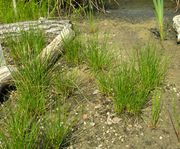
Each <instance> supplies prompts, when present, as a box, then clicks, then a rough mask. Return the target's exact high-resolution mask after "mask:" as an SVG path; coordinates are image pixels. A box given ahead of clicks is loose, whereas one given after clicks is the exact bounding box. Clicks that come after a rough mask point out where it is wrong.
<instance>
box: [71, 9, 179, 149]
mask: <svg viewBox="0 0 180 149" xmlns="http://www.w3.org/2000/svg"><path fill="white" fill-rule="evenodd" d="M108 12H110V13H109V14H106V15H103V16H101V17H98V19H95V23H94V28H96V29H95V30H96V32H98V34H99V36H100V38H101V37H102V39H103V37H104V36H108V37H109V40H108V44H109V46H110V47H111V46H112V47H113V49H116V50H117V53H118V51H119V50H121V51H124V53H126V52H129V53H131V52H132V51H133V50H134V49H135V48H138V47H139V46H141V47H143V46H145V45H146V44H147V43H154V44H156V46H157V47H159V48H160V49H161V50H163V53H164V55H168V56H170V64H169V67H168V73H167V80H166V85H165V87H164V93H163V97H162V100H163V105H162V110H161V113H160V120H159V125H158V128H157V129H151V128H150V125H151V110H152V107H151V103H150V102H149V103H147V104H146V105H145V106H144V109H143V110H142V114H141V115H140V116H139V117H131V116H129V115H125V114H121V115H117V114H116V113H114V111H113V110H112V106H113V105H112V101H111V99H109V98H108V97H104V96H102V94H101V93H100V92H99V91H98V89H97V87H96V85H95V80H94V79H93V78H92V77H90V78H91V79H90V80H89V81H88V82H87V83H86V84H85V86H84V87H83V88H82V93H83V94H84V96H85V97H86V100H85V99H84V98H83V97H82V101H83V102H84V103H85V104H87V108H86V109H85V111H84V114H83V117H82V118H81V119H80V120H79V122H78V123H79V125H78V126H77V130H76V132H75V133H76V135H77V134H78V137H77V138H76V141H75V142H73V143H72V145H71V146H69V147H68V148H69V149H70V148H71V149H72V148H73V149H80V148H81V149H125V148H129V149H145V148H146V149H152V148H156V149H160V148H161V149H178V148H180V144H179V143H178V140H177V136H176V133H175V130H174V127H173V124H175V120H174V111H173V96H172V88H174V90H175V93H176V94H177V96H176V99H177V100H176V102H177V112H178V113H179V114H178V117H179V119H180V109H179V107H180V96H179V95H180V94H179V91H180V77H179V76H180V58H179V57H180V47H179V46H180V45H177V43H176V33H175V31H174V30H173V28H172V17H173V16H174V15H175V14H174V10H173V9H166V11H165V16H166V17H165V20H166V29H165V32H166V37H165V38H166V39H165V40H164V41H160V38H159V35H158V30H157V24H156V19H155V18H154V15H153V12H152V10H151V8H148V9H146V8H139V9H138V8H134V9H132V10H128V9H127V8H124V9H123V10H122V9H119V10H109V11H108ZM143 12H144V13H143ZM75 23H78V22H75ZM79 29H80V32H81V33H82V34H83V35H85V36H88V35H90V34H91V33H90V32H91V31H90V30H91V29H90V27H89V26H88V25H87V22H82V23H81V25H80V28H79ZM117 56H118V55H117ZM81 74H82V75H83V74H84V75H90V74H89V72H88V71H87V70H86V71H84V70H82V73H81ZM72 99H73V97H72ZM73 100H74V99H73ZM76 100H79V102H80V101H81V98H79V97H78V98H77V99H76ZM87 100H88V102H87Z"/></svg>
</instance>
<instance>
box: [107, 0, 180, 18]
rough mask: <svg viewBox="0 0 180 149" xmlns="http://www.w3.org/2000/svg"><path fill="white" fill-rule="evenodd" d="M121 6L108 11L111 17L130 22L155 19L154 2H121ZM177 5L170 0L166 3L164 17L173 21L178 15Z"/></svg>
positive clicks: (129, 0)
mask: <svg viewBox="0 0 180 149" xmlns="http://www.w3.org/2000/svg"><path fill="white" fill-rule="evenodd" d="M118 2H119V6H118V7H117V8H116V9H108V10H107V12H109V13H110V15H111V16H113V17H117V18H122V19H126V18H128V19H130V20H136V21H137V20H147V19H152V18H153V17H155V15H154V6H153V1H152V0H123V1H122V0H119V1H118ZM175 7H176V4H175V3H174V2H172V1H170V0H166V1H165V2H164V16H165V18H167V19H172V17H173V16H175V15H177V14H178V12H175Z"/></svg>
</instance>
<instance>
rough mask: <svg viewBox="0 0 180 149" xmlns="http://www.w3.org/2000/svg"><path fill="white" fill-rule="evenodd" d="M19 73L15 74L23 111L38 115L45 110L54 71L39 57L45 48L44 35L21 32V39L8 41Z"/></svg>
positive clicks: (19, 100) (16, 38)
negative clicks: (27, 110)
mask: <svg viewBox="0 0 180 149" xmlns="http://www.w3.org/2000/svg"><path fill="white" fill-rule="evenodd" d="M7 45H8V47H9V52H10V55H11V57H12V58H13V61H14V64H15V66H16V68H17V72H15V73H13V77H14V80H15V85H16V88H17V92H18V102H19V103H20V105H21V108H22V109H29V111H31V112H34V113H38V112H41V111H42V110H43V109H45V98H46V96H47V92H48V89H49V88H48V87H47V86H49V82H50V79H49V78H51V72H52V69H51V68H50V67H48V63H44V62H42V61H41V59H40V58H37V56H38V55H39V54H40V52H41V51H42V49H43V47H44V46H45V41H44V37H43V33H42V32H41V31H39V32H37V33H34V31H33V30H32V31H30V32H29V33H25V32H23V31H22V32H21V35H20V37H15V38H13V39H8V40H7Z"/></svg>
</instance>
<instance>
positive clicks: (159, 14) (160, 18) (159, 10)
mask: <svg viewBox="0 0 180 149" xmlns="http://www.w3.org/2000/svg"><path fill="white" fill-rule="evenodd" d="M153 3H154V7H155V16H156V20H157V23H158V26H159V32H160V37H161V40H164V33H163V23H164V2H163V0H153Z"/></svg>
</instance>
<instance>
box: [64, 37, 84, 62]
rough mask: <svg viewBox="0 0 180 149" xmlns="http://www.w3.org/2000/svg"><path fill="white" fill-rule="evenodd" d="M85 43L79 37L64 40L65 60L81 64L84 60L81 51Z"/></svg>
mask: <svg viewBox="0 0 180 149" xmlns="http://www.w3.org/2000/svg"><path fill="white" fill-rule="evenodd" d="M85 48H86V47H85V45H84V43H83V42H82V39H81V38H80V37H78V36H77V37H76V38H75V39H74V40H73V41H68V40H67V41H65V46H64V53H65V59H66V61H67V62H70V63H73V64H77V65H78V64H81V63H82V62H83V61H84V56H83V51H84V50H85Z"/></svg>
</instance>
